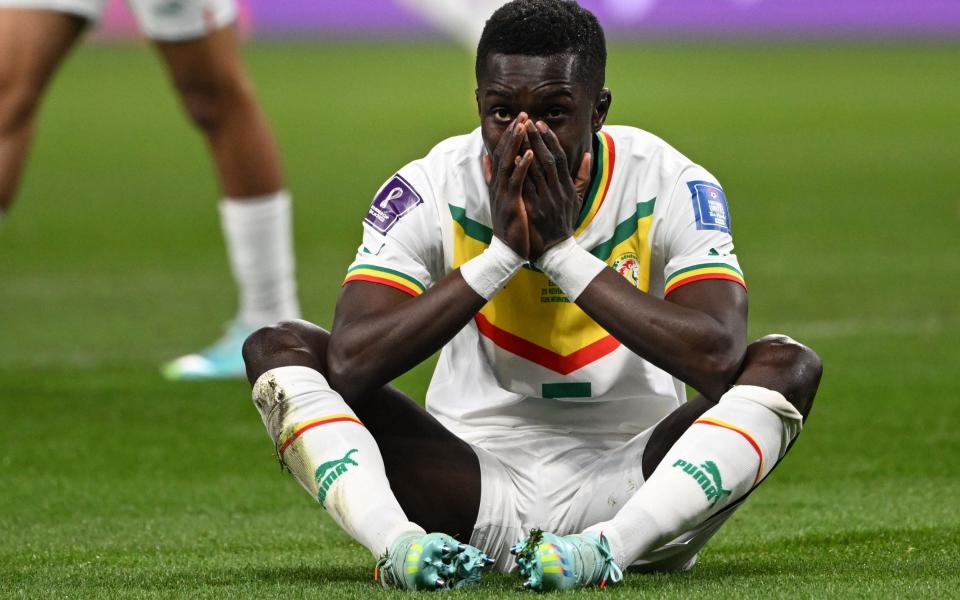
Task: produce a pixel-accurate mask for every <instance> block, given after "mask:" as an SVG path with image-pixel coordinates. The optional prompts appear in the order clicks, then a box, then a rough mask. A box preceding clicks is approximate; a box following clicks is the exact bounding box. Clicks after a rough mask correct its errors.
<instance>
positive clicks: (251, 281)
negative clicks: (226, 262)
mask: <svg viewBox="0 0 960 600" xmlns="http://www.w3.org/2000/svg"><path fill="white" fill-rule="evenodd" d="M291 213H292V209H291V202H290V194H289V193H287V191H286V190H281V191H279V192H276V193H275V194H268V195H266V196H258V197H255V198H244V199H242V200H240V199H235V198H226V199H224V200H223V201H222V202H221V203H220V223H221V226H222V227H223V235H224V238H225V240H226V244H227V254H228V256H229V258H230V268H231V271H232V272H233V278H234V280H235V281H236V282H237V288H238V291H239V295H240V306H239V311H238V315H237V318H238V320H239V321H240V322H242V323H244V324H245V325H249V326H251V327H260V326H263V325H272V324H273V323H276V322H277V321H282V320H285V319H297V318H299V317H300V304H299V302H298V301H297V282H296V278H295V275H294V256H293V237H292V232H291V229H292V226H291V221H292V216H291Z"/></svg>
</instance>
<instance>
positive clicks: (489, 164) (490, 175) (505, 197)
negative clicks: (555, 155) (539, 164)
mask: <svg viewBox="0 0 960 600" xmlns="http://www.w3.org/2000/svg"><path fill="white" fill-rule="evenodd" d="M528 122H529V119H528V118H527V115H526V113H520V114H519V115H518V116H517V118H516V119H514V121H513V122H512V123H510V125H509V126H508V127H507V129H506V130H505V131H504V132H503V135H501V136H500V142H499V143H498V144H497V147H496V148H495V149H494V151H493V154H492V155H484V157H483V176H484V179H485V180H486V182H487V186H488V187H489V188H490V213H491V216H492V218H493V235H495V236H497V237H498V238H500V239H501V240H502V241H503V242H504V243H506V244H507V245H508V246H510V248H511V249H512V250H513V251H514V252H516V253H517V254H519V255H520V256H522V257H524V258H528V257H529V256H530V235H529V224H528V220H527V211H526V208H525V207H524V202H523V198H522V197H521V192H522V189H523V181H524V179H525V178H526V176H527V171H528V169H529V168H530V165H531V164H533V160H534V155H533V151H532V150H527V151H525V152H523V154H522V155H521V154H520V147H521V146H522V145H523V143H524V141H525V140H526V137H527V133H526V123H528Z"/></svg>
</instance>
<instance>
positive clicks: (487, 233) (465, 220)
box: [447, 204, 493, 244]
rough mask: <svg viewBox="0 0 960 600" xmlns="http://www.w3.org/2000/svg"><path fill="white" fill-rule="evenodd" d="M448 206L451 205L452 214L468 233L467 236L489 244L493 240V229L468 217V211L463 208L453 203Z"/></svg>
mask: <svg viewBox="0 0 960 600" xmlns="http://www.w3.org/2000/svg"><path fill="white" fill-rule="evenodd" d="M447 206H449V207H450V216H451V217H453V220H454V221H456V222H457V223H458V224H459V225H460V227H462V228H463V232H464V233H466V234H467V237H471V238H473V239H475V240H477V241H478V242H483V243H484V244H489V243H490V242H491V241H493V230H492V229H490V228H489V227H487V226H486V225H484V224H483V223H478V222H477V221H474V220H473V219H471V218H470V217H468V216H467V211H466V210H464V209H463V208H461V207H459V206H454V205H452V204H448V205H447Z"/></svg>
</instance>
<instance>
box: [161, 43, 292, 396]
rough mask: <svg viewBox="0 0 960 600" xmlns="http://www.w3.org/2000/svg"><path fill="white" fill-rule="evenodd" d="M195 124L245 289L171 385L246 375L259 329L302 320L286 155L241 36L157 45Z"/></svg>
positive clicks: (181, 362) (171, 369) (172, 369)
mask: <svg viewBox="0 0 960 600" xmlns="http://www.w3.org/2000/svg"><path fill="white" fill-rule="evenodd" d="M155 43H156V47H157V49H158V51H159V53H160V56H161V57H162V58H163V60H164V62H165V63H166V65H167V68H168V71H169V73H170V77H171V80H172V82H173V85H174V88H175V89H176V90H177V93H178V94H179V96H180V99H181V101H182V103H183V106H184V109H185V111H186V113H187V115H188V116H189V118H190V120H191V121H192V123H193V124H194V125H195V126H196V127H197V129H198V130H199V131H200V132H201V133H202V134H203V136H204V137H205V138H206V141H207V144H208V146H209V148H210V151H211V154H212V156H213V162H214V164H215V166H216V171H217V175H218V178H219V181H220V186H221V188H222V190H223V192H224V196H225V197H224V199H223V201H222V202H221V204H220V214H221V223H222V227H223V233H224V237H225V240H226V245H227V253H228V256H229V258H230V265H231V269H232V271H233V276H234V279H235V280H236V282H237V287H238V290H239V310H238V314H237V317H236V319H235V320H234V321H233V322H232V324H231V326H230V328H229V330H228V333H227V335H226V336H225V337H224V338H223V339H222V340H221V341H220V342H218V343H216V344H214V345H213V346H211V347H210V348H207V349H206V350H204V351H202V352H200V353H198V354H193V355H188V356H186V357H182V358H181V359H178V360H177V361H174V362H173V363H171V364H169V365H167V366H166V367H165V368H164V373H165V374H166V375H167V376H168V377H170V378H171V379H186V378H200V377H232V376H242V374H243V363H242V360H241V358H240V345H241V343H242V341H243V339H244V338H245V337H246V335H248V334H249V333H251V332H252V331H253V330H255V329H257V328H259V327H262V326H264V325H270V324H273V323H276V322H278V321H281V320H288V319H295V318H298V317H299V316H300V306H299V303H298V301H297V291H296V279H295V275H294V255H293V242H292V233H291V221H292V216H291V214H292V208H291V200H290V197H289V194H288V193H287V191H286V190H285V189H284V181H283V176H282V173H281V166H280V156H279V152H278V150H277V145H276V142H275V141H274V139H273V134H272V132H271V131H270V127H269V125H268V124H267V121H266V117H265V116H264V114H263V111H262V110H261V109H260V106H259V105H258V103H257V100H256V98H255V96H254V92H253V87H252V84H251V82H250V79H249V77H248V76H247V73H246V70H245V68H244V66H243V64H242V62H241V60H240V52H239V47H238V40H237V35H236V30H235V28H234V27H233V26H226V27H222V28H220V29H217V30H215V31H212V32H210V33H207V34H205V35H203V36H201V37H199V38H193V39H187V40H184V41H156V42H155Z"/></svg>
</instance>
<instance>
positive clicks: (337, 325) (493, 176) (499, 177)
mask: <svg viewBox="0 0 960 600" xmlns="http://www.w3.org/2000/svg"><path fill="white" fill-rule="evenodd" d="M521 117H522V118H521ZM521 117H518V119H517V120H516V121H515V122H514V124H511V126H510V127H509V128H508V131H507V132H506V133H505V134H504V135H503V136H502V137H501V140H500V143H499V144H498V145H497V148H496V149H495V151H494V155H493V157H491V159H490V160H488V161H487V162H486V163H485V172H486V174H487V176H488V179H489V181H488V183H489V184H490V194H491V208H492V217H493V232H494V241H493V242H492V243H491V244H490V247H489V248H488V249H487V250H486V251H485V252H483V253H482V254H481V255H480V256H478V257H476V258H474V259H472V260H470V261H469V262H467V263H465V264H464V265H463V266H462V267H461V268H460V269H457V270H455V271H453V272H451V273H449V274H447V275H445V276H443V277H442V278H441V279H440V280H439V281H437V282H436V283H435V284H434V285H432V286H430V287H428V288H427V289H426V290H425V291H424V292H423V293H422V294H419V295H415V296H414V297H411V295H410V294H408V293H406V292H404V291H401V290H400V289H396V288H395V287H391V286H389V285H380V284H379V283H372V282H369V281H356V280H355V281H349V280H348V283H346V284H345V285H344V286H343V289H342V291H341V293H340V298H339V299H338V301H337V307H336V312H335V315H334V321H333V331H332V333H331V338H330V347H329V351H328V367H329V371H330V383H331V385H332V386H333V387H334V389H336V390H337V391H338V392H340V393H341V394H342V395H343V396H344V397H345V398H348V399H349V398H355V397H357V396H359V395H361V394H363V393H364V392H366V391H369V390H372V389H375V388H378V387H380V386H382V385H384V384H386V383H388V382H389V381H391V380H392V379H394V378H395V377H397V376H398V375H400V374H402V373H404V372H406V371H408V370H409V369H411V368H412V367H414V366H416V365H417V364H419V363H420V362H422V361H423V360H425V359H426V358H427V357H429V356H430V355H431V354H433V353H434V352H436V351H437V350H439V349H440V348H441V347H442V346H443V345H444V344H446V343H447V342H448V341H450V339H451V338H452V337H453V336H454V335H456V333H457V332H458V331H460V330H461V329H463V327H464V326H465V325H466V324H467V323H468V322H469V321H470V319H472V318H473V316H474V315H475V314H476V313H477V311H479V310H480V309H481V308H482V307H483V305H484V304H486V302H487V300H488V299H489V298H491V297H492V296H493V294H495V293H496V292H497V291H499V289H500V288H502V287H503V286H504V285H505V284H506V282H507V281H509V279H511V278H512V277H513V275H514V274H515V273H516V272H517V270H519V268H520V265H521V264H522V263H523V262H525V258H522V257H525V256H526V255H527V253H528V252H529V239H528V228H527V222H526V215H525V213H524V210H523V202H522V200H521V198H520V189H521V185H522V182H523V179H524V177H525V175H526V172H527V169H528V168H529V166H530V164H531V163H532V162H533V153H532V152H530V151H527V152H525V153H524V154H523V156H522V157H518V153H519V151H520V146H521V144H522V143H523V141H524V139H525V131H524V129H523V123H522V121H523V120H524V119H525V115H521ZM407 254H412V255H414V256H412V257H411V258H412V260H420V259H422V257H417V256H415V255H416V254H417V253H416V252H408V253H407ZM400 287H401V288H402V287H403V286H400Z"/></svg>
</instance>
